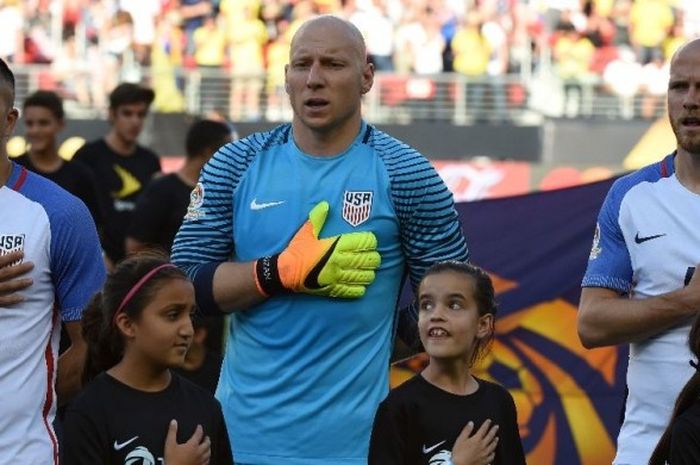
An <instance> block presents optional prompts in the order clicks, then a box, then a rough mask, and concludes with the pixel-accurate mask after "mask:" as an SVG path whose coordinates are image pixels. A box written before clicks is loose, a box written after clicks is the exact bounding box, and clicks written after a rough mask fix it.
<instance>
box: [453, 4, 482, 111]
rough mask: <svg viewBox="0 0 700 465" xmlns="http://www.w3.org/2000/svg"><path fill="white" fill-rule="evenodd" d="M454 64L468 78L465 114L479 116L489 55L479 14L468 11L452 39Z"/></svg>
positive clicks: (457, 70) (456, 69) (455, 68)
mask: <svg viewBox="0 0 700 465" xmlns="http://www.w3.org/2000/svg"><path fill="white" fill-rule="evenodd" d="M451 46H452V53H453V54H454V61H453V67H454V70H455V71H456V72H458V73H461V74H463V75H464V76H466V77H467V82H466V84H465V86H466V87H465V90H466V96H465V98H466V107H467V114H469V116H470V117H472V118H474V119H477V120H478V119H481V118H482V115H483V109H484V106H485V104H484V95H485V89H486V87H487V85H488V84H487V82H486V73H487V71H488V66H489V60H490V57H491V44H490V43H489V41H488V40H487V38H486V37H485V36H484V34H483V33H482V29H481V15H480V13H479V12H478V11H470V12H469V13H467V16H466V17H465V18H464V19H463V20H462V23H461V24H460V25H459V27H458V28H457V32H456V33H455V35H454V37H453V38H452V44H451Z"/></svg>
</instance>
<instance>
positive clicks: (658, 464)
mask: <svg viewBox="0 0 700 465" xmlns="http://www.w3.org/2000/svg"><path fill="white" fill-rule="evenodd" d="M688 346H689V347H690V351H691V352H692V353H693V355H694V356H695V359H696V360H697V359H698V358H700V315H699V316H697V317H695V322H694V323H693V327H692V328H690V333H689V334H688ZM696 363H697V362H696ZM699 396H700V371H699V370H698V369H697V368H696V369H695V373H693V375H692V376H691V377H690V379H689V380H688V382H687V383H686V384H685V386H684V387H683V389H682V390H681V393H680V394H678V398H677V399H676V405H675V406H674V407H673V413H672V414H671V419H670V420H669V422H668V426H666V430H665V431H664V434H663V435H662V436H661V439H659V442H658V444H657V445H656V449H654V452H653V453H652V454H651V458H650V459H649V465H664V464H665V463H666V461H667V460H668V458H669V455H670V452H671V431H672V430H673V423H674V421H675V420H676V418H678V417H679V416H680V415H681V414H682V413H683V412H685V411H686V410H688V408H689V407H690V406H691V405H693V403H694V402H695V401H696V400H698V397H699Z"/></svg>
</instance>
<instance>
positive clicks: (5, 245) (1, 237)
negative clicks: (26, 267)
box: [0, 234, 25, 265]
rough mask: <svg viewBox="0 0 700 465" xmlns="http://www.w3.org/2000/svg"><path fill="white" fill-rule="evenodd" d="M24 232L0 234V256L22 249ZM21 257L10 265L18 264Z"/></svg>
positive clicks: (20, 261)
mask: <svg viewBox="0 0 700 465" xmlns="http://www.w3.org/2000/svg"><path fill="white" fill-rule="evenodd" d="M24 237H25V236H24V234H0V256H2V255H7V254H8V253H12V252H17V251H23V250H24ZM20 263H22V259H19V260H17V261H16V262H15V263H10V265H18V264H20Z"/></svg>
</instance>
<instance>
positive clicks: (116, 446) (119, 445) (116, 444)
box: [114, 436, 139, 450]
mask: <svg viewBox="0 0 700 465" xmlns="http://www.w3.org/2000/svg"><path fill="white" fill-rule="evenodd" d="M138 438H139V437H138V436H134V437H133V438H131V439H129V440H127V441H124V442H122V443H119V442H117V440H116V439H115V440H114V450H122V449H123V448H125V447H126V446H128V445H129V444H131V443H132V442H134V441H136V440H137V439H138Z"/></svg>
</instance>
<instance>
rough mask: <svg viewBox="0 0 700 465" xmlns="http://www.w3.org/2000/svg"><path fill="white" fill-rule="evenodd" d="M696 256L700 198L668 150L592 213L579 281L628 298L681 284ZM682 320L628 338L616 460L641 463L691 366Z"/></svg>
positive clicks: (623, 464)
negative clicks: (593, 220)
mask: <svg viewBox="0 0 700 465" xmlns="http://www.w3.org/2000/svg"><path fill="white" fill-rule="evenodd" d="M698 262H700V196H698V195H697V194H695V193H693V192H690V191H689V190H687V189H686V188H685V187H683V185H681V183H680V182H679V181H678V178H677V177H676V174H675V169H674V155H673V154H672V155H669V156H667V157H666V158H665V159H664V160H663V161H661V162H659V163H655V164H653V165H650V166H647V167H645V168H643V169H641V170H639V171H637V172H635V173H632V174H630V175H628V176H625V177H623V178H620V179H619V180H617V181H616V182H615V184H614V185H613V186H612V188H611V189H610V192H608V195H607V197H606V199H605V202H604V204H603V207H602V209H601V211H600V214H599V216H598V226H597V230H596V234H595V239H594V241H593V247H592V249H591V256H590V259H589V262H588V269H587V270H586V275H585V277H584V279H583V284H582V285H583V286H584V287H603V288H608V289H614V290H617V291H620V292H622V293H627V294H629V295H630V296H631V297H632V298H634V299H645V298H648V297H653V296H657V295H660V294H665V293H668V292H671V291H674V290H677V289H679V288H681V287H683V285H684V282H685V278H686V274H687V273H688V268H689V267H694V266H695V265H696V264H697V263H698ZM690 325H691V322H690V321H687V322H685V323H683V324H680V325H678V326H677V327H675V328H671V329H669V330H667V331H664V332H662V333H659V334H657V335H655V336H653V337H650V338H648V339H646V340H644V341H643V342H638V343H632V344H630V355H629V361H628V365H627V386H628V389H629V395H628V397H627V405H626V407H625V420H624V423H623V425H622V429H621V430H620V434H619V436H618V447H617V455H616V457H615V460H614V462H613V463H615V464H619V465H627V464H642V463H648V462H649V457H650V456H651V452H652V451H653V449H654V447H655V446H656V443H657V442H658V440H659V438H660V437H661V434H662V433H663V431H664V429H665V428H666V425H667V423H668V420H669V418H670V416H671V411H672V409H673V405H674V403H675V400H676V397H677V396H678V394H679V393H680V390H681V388H682V387H683V386H684V385H685V383H686V382H687V381H688V379H689V378H690V376H691V375H692V373H693V369H692V368H691V367H690V365H689V364H688V361H689V360H690V359H691V358H692V357H691V353H690V351H689V350H688V332H689V330H690Z"/></svg>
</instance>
